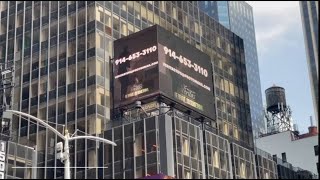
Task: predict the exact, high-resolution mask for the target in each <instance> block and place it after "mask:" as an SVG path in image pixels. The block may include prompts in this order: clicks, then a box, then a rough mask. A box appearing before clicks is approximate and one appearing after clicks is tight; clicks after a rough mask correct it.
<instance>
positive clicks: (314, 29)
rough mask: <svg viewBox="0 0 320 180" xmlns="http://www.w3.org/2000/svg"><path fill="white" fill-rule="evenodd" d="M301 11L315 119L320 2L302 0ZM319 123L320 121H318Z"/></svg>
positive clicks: (317, 95) (317, 109)
mask: <svg viewBox="0 0 320 180" xmlns="http://www.w3.org/2000/svg"><path fill="white" fill-rule="evenodd" d="M299 3H300V13H301V20H302V29H303V34H304V43H305V48H306V55H307V65H308V70H309V79H310V88H311V94H312V100H313V107H314V114H315V119H318V118H319V114H318V113H319V90H318V86H319V58H318V57H319V54H318V52H319V35H318V34H319V29H318V26H319V3H318V2H316V1H300V2H299ZM317 125H318V121H317Z"/></svg>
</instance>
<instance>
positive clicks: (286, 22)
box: [247, 1, 315, 133]
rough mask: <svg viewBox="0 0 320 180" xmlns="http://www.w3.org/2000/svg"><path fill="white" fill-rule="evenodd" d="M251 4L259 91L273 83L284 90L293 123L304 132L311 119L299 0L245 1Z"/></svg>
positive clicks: (308, 81)
mask: <svg viewBox="0 0 320 180" xmlns="http://www.w3.org/2000/svg"><path fill="white" fill-rule="evenodd" d="M247 3H248V4H250V5H251V6H252V7H253V15H254V23H255V29H256V40H257V49H258V58H259V68H260V79H261V91H262V96H263V103H264V104H265V92H264V91H265V89H267V88H269V87H271V86H272V85H273V84H275V85H277V86H281V87H283V88H285V90H286V100H287V104H289V106H290V107H291V110H292V117H293V123H296V124H298V127H299V131H300V132H302V133H305V132H307V131H308V130H307V128H308V127H309V126H310V120H309V116H312V117H313V120H314V122H315V119H314V111H313V104H312V98H311V90H310V80H309V74H308V67H307V62H306V54H305V45H304V37H303V31H302V23H301V16H300V9H299V1H273V2H272V1H247Z"/></svg>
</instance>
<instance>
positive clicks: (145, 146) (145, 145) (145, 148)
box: [142, 118, 148, 175]
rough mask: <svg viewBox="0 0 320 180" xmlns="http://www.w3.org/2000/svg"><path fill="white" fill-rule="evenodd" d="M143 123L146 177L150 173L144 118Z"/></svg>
mask: <svg viewBox="0 0 320 180" xmlns="http://www.w3.org/2000/svg"><path fill="white" fill-rule="evenodd" d="M142 121H143V138H144V140H143V143H144V150H145V151H144V170H145V171H144V174H145V175H146V174H147V173H148V171H147V169H148V168H147V152H148V149H147V133H146V119H145V118H143V119H142Z"/></svg>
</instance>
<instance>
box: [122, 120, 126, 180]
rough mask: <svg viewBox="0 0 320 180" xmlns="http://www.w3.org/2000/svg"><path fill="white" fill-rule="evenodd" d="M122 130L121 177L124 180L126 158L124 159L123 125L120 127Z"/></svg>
mask: <svg viewBox="0 0 320 180" xmlns="http://www.w3.org/2000/svg"><path fill="white" fill-rule="evenodd" d="M121 128H122V162H123V163H122V177H123V178H124V179H125V177H126V176H125V170H126V158H125V140H124V138H125V137H124V124H122V125H121Z"/></svg>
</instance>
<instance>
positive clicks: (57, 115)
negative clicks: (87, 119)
mask: <svg viewBox="0 0 320 180" xmlns="http://www.w3.org/2000/svg"><path fill="white" fill-rule="evenodd" d="M51 3H52V2H51ZM57 8H58V16H57V20H56V21H57V35H56V38H57V44H56V47H57V48H56V49H57V50H56V55H57V56H56V62H57V65H56V68H57V78H56V85H57V86H56V103H57V104H56V124H55V127H56V129H58V123H59V122H58V119H59V95H58V93H59V92H58V91H59V80H60V79H59V25H60V23H59V22H60V18H59V9H60V8H59V3H58V7H57ZM49 13H50V14H51V13H52V11H49ZM49 37H50V35H49ZM62 133H64V132H62ZM54 136H55V137H54V139H55V141H54V142H56V143H58V136H57V134H55V135H54ZM54 147H55V146H54ZM54 151H56V148H54ZM55 156H56V153H55V154H54V157H55ZM70 164H71V162H70ZM54 167H55V168H54V174H53V177H54V179H56V178H57V158H54ZM71 167H72V165H71ZM70 171H71V170H70Z"/></svg>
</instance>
